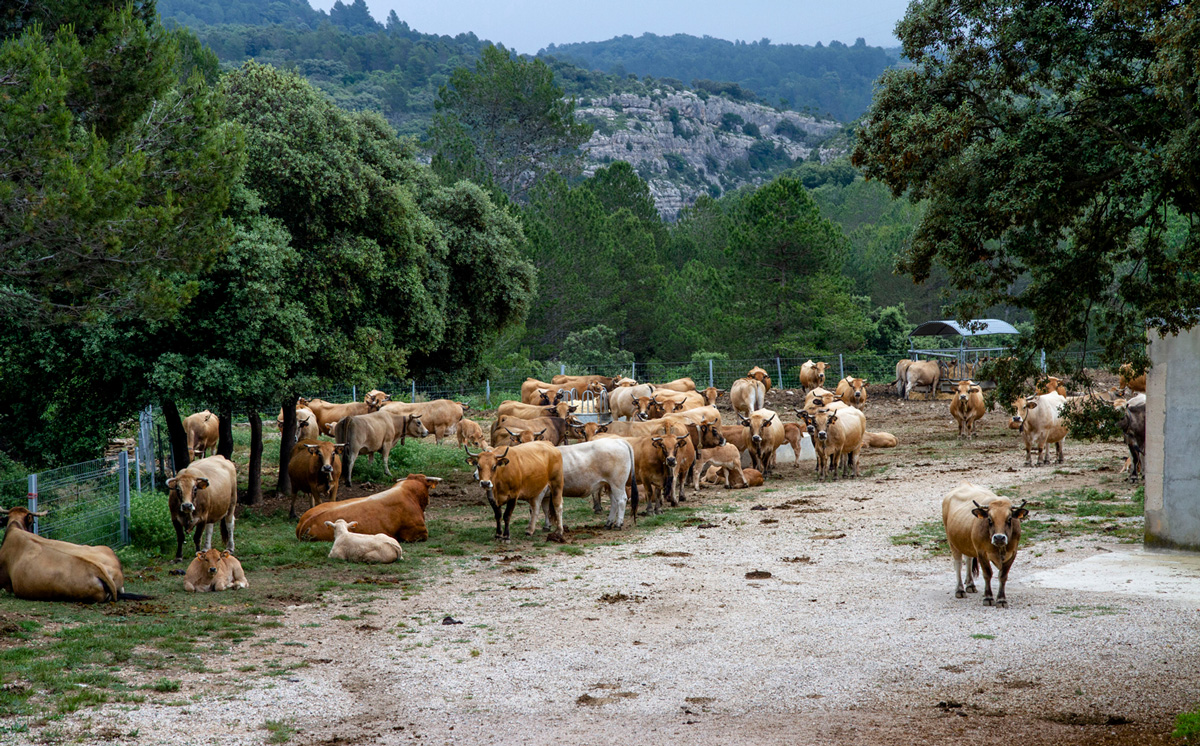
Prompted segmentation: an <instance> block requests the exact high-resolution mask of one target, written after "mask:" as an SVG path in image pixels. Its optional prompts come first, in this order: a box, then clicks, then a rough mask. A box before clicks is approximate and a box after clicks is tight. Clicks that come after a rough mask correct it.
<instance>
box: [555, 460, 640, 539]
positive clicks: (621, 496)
mask: <svg viewBox="0 0 1200 746" xmlns="http://www.w3.org/2000/svg"><path fill="white" fill-rule="evenodd" d="M558 452H559V453H560V454H562V470H563V471H562V473H563V497H587V496H588V495H595V496H596V499H595V503H596V505H597V506H598V505H599V494H600V490H601V488H602V487H607V488H608V490H609V493H610V495H611V497H610V498H609V507H608V521H607V522H605V524H604V527H605V528H614V529H615V528H621V527H622V526H624V525H625V501H626V494H625V485H626V484H628V485H629V486H630V492H629V499H630V508H631V510H632V511H633V512H634V513H637V507H638V491H637V482H636V481H635V480H634V477H635V476H636V474H635V471H634V461H633V446H631V445H630V444H629V442H628V441H626V440H624V439H620V438H605V439H601V440H596V441H593V442H589V443H576V444H575V445H570V446H559V447H558Z"/></svg>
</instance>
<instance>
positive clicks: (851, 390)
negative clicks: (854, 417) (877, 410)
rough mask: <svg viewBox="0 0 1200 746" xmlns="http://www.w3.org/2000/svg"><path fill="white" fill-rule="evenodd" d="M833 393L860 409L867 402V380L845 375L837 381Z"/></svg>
mask: <svg viewBox="0 0 1200 746" xmlns="http://www.w3.org/2000/svg"><path fill="white" fill-rule="evenodd" d="M835 393H836V395H837V397H838V398H839V399H841V400H842V401H843V402H845V403H846V404H849V405H850V406H852V407H857V408H858V409H862V408H863V405H864V404H866V403H867V381H866V379H864V378H855V377H853V376H846V377H845V378H843V379H842V380H840V381H838V385H837V391H836V392H835Z"/></svg>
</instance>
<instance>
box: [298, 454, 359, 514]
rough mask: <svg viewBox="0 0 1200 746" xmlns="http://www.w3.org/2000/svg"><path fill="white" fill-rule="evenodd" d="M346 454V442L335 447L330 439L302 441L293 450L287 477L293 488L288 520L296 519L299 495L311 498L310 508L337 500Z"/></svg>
mask: <svg viewBox="0 0 1200 746" xmlns="http://www.w3.org/2000/svg"><path fill="white" fill-rule="evenodd" d="M345 452H346V444H345V443H337V444H334V443H330V442H329V441H327V440H301V441H299V442H298V443H296V445H295V446H293V447H292V456H291V459H290V460H289V461H288V477H289V478H290V481H291V486H292V495H291V497H292V503H291V507H289V508H288V517H289V518H292V519H295V517H296V495H298V494H300V493H301V492H303V493H305V494H306V495H308V497H309V505H308V506H309V507H310V508H312V507H315V506H316V505H317V504H318V503H322V502H324V501H325V500H324V498H326V497H328V498H329V499H330V500H337V493H338V482H340V481H341V478H342V456H343V455H344V454H345Z"/></svg>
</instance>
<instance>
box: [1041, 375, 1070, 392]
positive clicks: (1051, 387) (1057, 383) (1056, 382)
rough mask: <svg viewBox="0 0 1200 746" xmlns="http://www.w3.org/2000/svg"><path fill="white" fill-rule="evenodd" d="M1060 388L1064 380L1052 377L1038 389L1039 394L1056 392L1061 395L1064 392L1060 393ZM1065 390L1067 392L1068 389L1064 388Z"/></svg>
mask: <svg viewBox="0 0 1200 746" xmlns="http://www.w3.org/2000/svg"><path fill="white" fill-rule="evenodd" d="M1060 387H1062V379H1061V378H1058V377H1057V376H1050V377H1049V378H1047V379H1046V382H1045V383H1043V384H1042V385H1040V386H1038V387H1037V392H1038V393H1039V394H1050V393H1055V392H1057V393H1060V394H1061V393H1062V391H1059V388H1060ZM1063 390H1064V391H1065V390H1066V389H1065V388H1064V389H1063Z"/></svg>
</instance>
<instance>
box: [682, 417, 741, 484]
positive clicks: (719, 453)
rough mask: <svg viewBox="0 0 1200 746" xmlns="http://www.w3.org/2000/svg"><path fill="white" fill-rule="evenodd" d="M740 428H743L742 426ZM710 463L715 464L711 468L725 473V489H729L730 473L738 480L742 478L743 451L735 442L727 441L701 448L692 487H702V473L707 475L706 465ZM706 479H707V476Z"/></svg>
mask: <svg viewBox="0 0 1200 746" xmlns="http://www.w3.org/2000/svg"><path fill="white" fill-rule="evenodd" d="M738 429H739V430H742V428H738ZM709 464H713V466H712V467H710V468H714V469H717V470H718V473H722V474H723V476H724V478H725V489H729V477H730V474H732V475H733V476H734V478H735V479H737V480H741V479H742V454H741V451H739V450H738V449H737V446H735V445H734V444H733V443H726V444H725V445H723V446H717V447H715V448H703V449H701V450H700V455H699V456H697V457H696V468H695V469H694V470H693V474H694V475H695V478H694V481H693V483H692V489H694V490H699V489H700V474H701V473H704V474H706V475H707V473H708V472H707V471H706V467H708V465H709ZM705 479H706V480H707V476H706V477H705ZM712 484H716V482H712Z"/></svg>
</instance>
